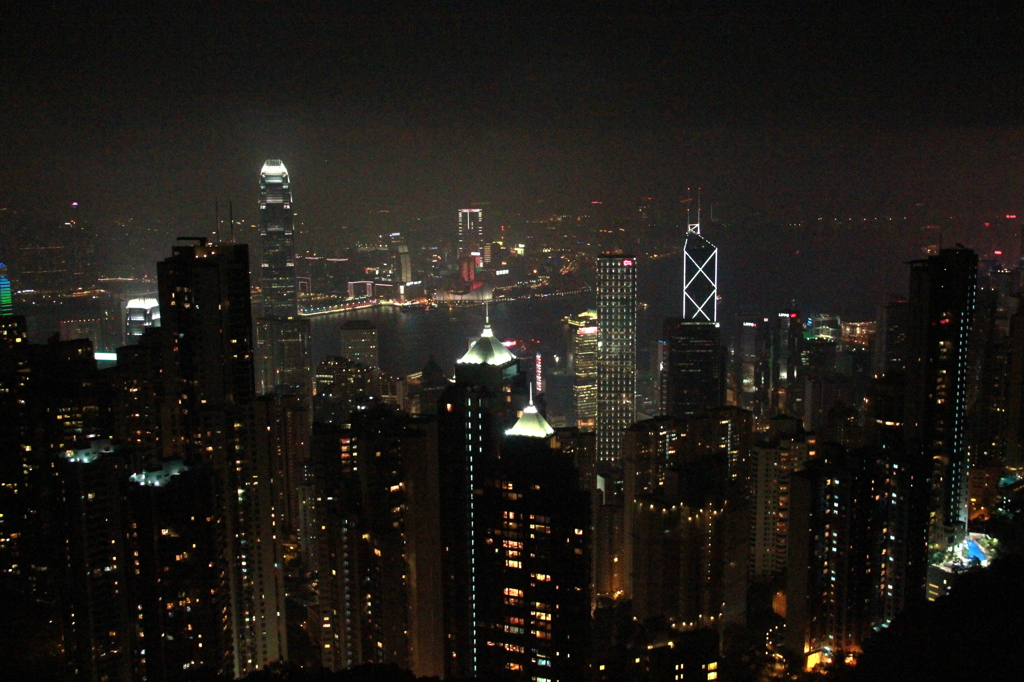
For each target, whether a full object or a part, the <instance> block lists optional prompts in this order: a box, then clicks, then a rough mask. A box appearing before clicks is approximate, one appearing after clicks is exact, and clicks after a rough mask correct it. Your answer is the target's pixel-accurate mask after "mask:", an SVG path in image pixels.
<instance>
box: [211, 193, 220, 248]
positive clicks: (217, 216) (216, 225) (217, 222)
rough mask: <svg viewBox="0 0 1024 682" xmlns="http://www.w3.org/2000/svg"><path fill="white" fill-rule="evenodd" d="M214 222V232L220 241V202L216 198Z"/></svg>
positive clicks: (214, 201)
mask: <svg viewBox="0 0 1024 682" xmlns="http://www.w3.org/2000/svg"><path fill="white" fill-rule="evenodd" d="M213 223H214V229H213V232H214V234H216V235H217V241H220V204H219V203H217V200H216V199H214V200H213Z"/></svg>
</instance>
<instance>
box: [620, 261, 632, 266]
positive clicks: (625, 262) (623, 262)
mask: <svg viewBox="0 0 1024 682" xmlns="http://www.w3.org/2000/svg"><path fill="white" fill-rule="evenodd" d="M622 264H623V265H632V264H633V261H631V260H624V261H622Z"/></svg>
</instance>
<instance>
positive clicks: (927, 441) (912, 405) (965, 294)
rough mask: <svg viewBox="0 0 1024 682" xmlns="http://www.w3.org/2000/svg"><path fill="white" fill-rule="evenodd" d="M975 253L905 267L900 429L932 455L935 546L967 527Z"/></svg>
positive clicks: (945, 254) (959, 536)
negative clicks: (906, 308) (906, 288)
mask: <svg viewBox="0 0 1024 682" xmlns="http://www.w3.org/2000/svg"><path fill="white" fill-rule="evenodd" d="M977 276H978V256H977V254H975V253H974V252H973V251H971V250H969V249H964V248H956V249H942V250H941V251H940V252H939V254H938V255H936V256H931V257H929V258H928V259H926V260H919V261H914V262H913V263H911V270H910V315H909V317H910V322H909V325H908V330H907V331H908V345H909V350H910V353H909V357H908V359H907V384H906V386H907V388H906V395H907V402H906V412H905V417H904V419H905V421H904V429H905V436H906V438H907V440H908V441H909V442H910V443H913V444H916V445H917V447H919V448H920V450H921V452H920V455H921V456H922V457H926V458H928V459H929V460H930V461H932V462H933V466H932V486H931V488H932V491H933V492H932V495H933V498H932V501H931V508H930V512H931V519H932V523H931V528H930V529H929V543H930V544H931V546H932V548H933V549H936V550H941V549H945V548H946V547H947V546H949V545H952V544H955V543H958V542H960V541H961V540H963V539H964V535H965V533H966V531H967V443H966V442H965V433H964V432H965V427H966V414H967V344H968V339H969V337H970V332H971V322H972V320H973V318H974V308H975V293H976V287H977Z"/></svg>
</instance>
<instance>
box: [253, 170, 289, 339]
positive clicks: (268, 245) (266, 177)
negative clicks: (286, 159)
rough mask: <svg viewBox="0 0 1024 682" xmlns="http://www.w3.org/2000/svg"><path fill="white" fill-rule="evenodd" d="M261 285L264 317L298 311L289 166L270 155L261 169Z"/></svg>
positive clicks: (281, 315)
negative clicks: (270, 157) (271, 157)
mask: <svg viewBox="0 0 1024 682" xmlns="http://www.w3.org/2000/svg"><path fill="white" fill-rule="evenodd" d="M260 249H261V252H262V253H261V256H262V257H261V259H260V286H261V287H262V289H263V317H266V318H275V319H286V318H290V317H295V316H296V315H297V314H298V299H297V293H296V286H295V218H294V214H293V212H292V184H291V180H290V179H289V177H288V169H287V168H285V166H284V163H282V162H281V161H280V160H278V159H269V160H268V161H267V162H266V163H264V164H263V168H262V169H261V170H260Z"/></svg>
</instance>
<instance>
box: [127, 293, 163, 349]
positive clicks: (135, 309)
mask: <svg viewBox="0 0 1024 682" xmlns="http://www.w3.org/2000/svg"><path fill="white" fill-rule="evenodd" d="M159 326H160V303H159V301H157V300H156V299H155V298H150V297H147V298H133V299H132V300H130V301H128V305H127V307H126V310H125V341H126V342H128V343H138V340H139V338H140V337H141V336H142V334H143V332H145V331H146V328H147V327H159Z"/></svg>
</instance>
